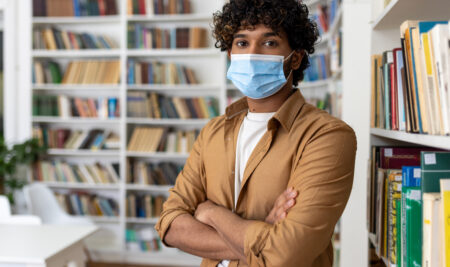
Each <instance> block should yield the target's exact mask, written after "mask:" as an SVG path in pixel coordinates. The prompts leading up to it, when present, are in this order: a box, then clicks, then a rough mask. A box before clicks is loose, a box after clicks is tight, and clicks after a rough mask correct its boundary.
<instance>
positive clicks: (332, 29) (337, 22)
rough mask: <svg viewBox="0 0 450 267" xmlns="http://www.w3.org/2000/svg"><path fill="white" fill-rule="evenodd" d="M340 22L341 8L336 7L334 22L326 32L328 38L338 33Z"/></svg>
mask: <svg viewBox="0 0 450 267" xmlns="http://www.w3.org/2000/svg"><path fill="white" fill-rule="evenodd" d="M341 22H342V6H339V7H338V10H337V12H336V16H335V17H334V21H333V22H332V23H331V26H330V29H329V30H328V36H333V35H335V34H337V33H338V31H339V29H340V27H339V26H340V25H341Z"/></svg>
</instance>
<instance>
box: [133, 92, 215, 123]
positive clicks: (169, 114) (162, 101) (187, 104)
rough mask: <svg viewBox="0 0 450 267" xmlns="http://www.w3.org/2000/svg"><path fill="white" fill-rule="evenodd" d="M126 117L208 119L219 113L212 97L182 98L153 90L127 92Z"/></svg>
mask: <svg viewBox="0 0 450 267" xmlns="http://www.w3.org/2000/svg"><path fill="white" fill-rule="evenodd" d="M127 104H128V105H127V113H128V117H138V118H154V119H165V118H170V119H208V118H213V117H216V116H218V115H219V110H218V103H217V100H216V99H214V98H212V97H194V98H182V97H175V96H174V97H171V96H165V95H158V94H156V93H154V92H152V93H146V92H128V96H127Z"/></svg>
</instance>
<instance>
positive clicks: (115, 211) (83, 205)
mask: <svg viewBox="0 0 450 267" xmlns="http://www.w3.org/2000/svg"><path fill="white" fill-rule="evenodd" d="M55 197H56V199H57V200H58V202H59V204H60V205H61V207H62V208H63V209H64V210H65V211H66V212H67V213H69V214H71V215H77V216H107V217H117V216H119V205H118V204H117V203H116V201H115V200H113V199H111V198H106V197H102V196H99V195H95V194H88V193H84V192H71V193H68V194H60V193H55Z"/></svg>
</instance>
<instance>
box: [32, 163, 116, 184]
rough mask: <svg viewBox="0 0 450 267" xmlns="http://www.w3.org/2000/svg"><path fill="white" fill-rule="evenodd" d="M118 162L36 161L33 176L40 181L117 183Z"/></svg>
mask: <svg viewBox="0 0 450 267" xmlns="http://www.w3.org/2000/svg"><path fill="white" fill-rule="evenodd" d="M118 173H119V164H118V163H99V162H97V163H94V164H84V163H70V164H69V163H67V162H63V161H60V160H53V161H38V162H37V163H36V164H34V165H33V177H34V180H35V181H40V182H62V183H84V184H118V183H119V182H120V179H119V174H118Z"/></svg>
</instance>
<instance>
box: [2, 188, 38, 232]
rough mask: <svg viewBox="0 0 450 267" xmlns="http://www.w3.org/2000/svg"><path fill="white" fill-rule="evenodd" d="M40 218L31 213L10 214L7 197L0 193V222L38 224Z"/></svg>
mask: <svg viewBox="0 0 450 267" xmlns="http://www.w3.org/2000/svg"><path fill="white" fill-rule="evenodd" d="M41 223H42V222H41V219H40V218H39V217H37V216H33V215H12V214H11V206H10V205H9V200H8V198H7V197H5V196H2V195H0V224H15V225H17V224H22V225H30V224H34V225H40V224H41Z"/></svg>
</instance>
